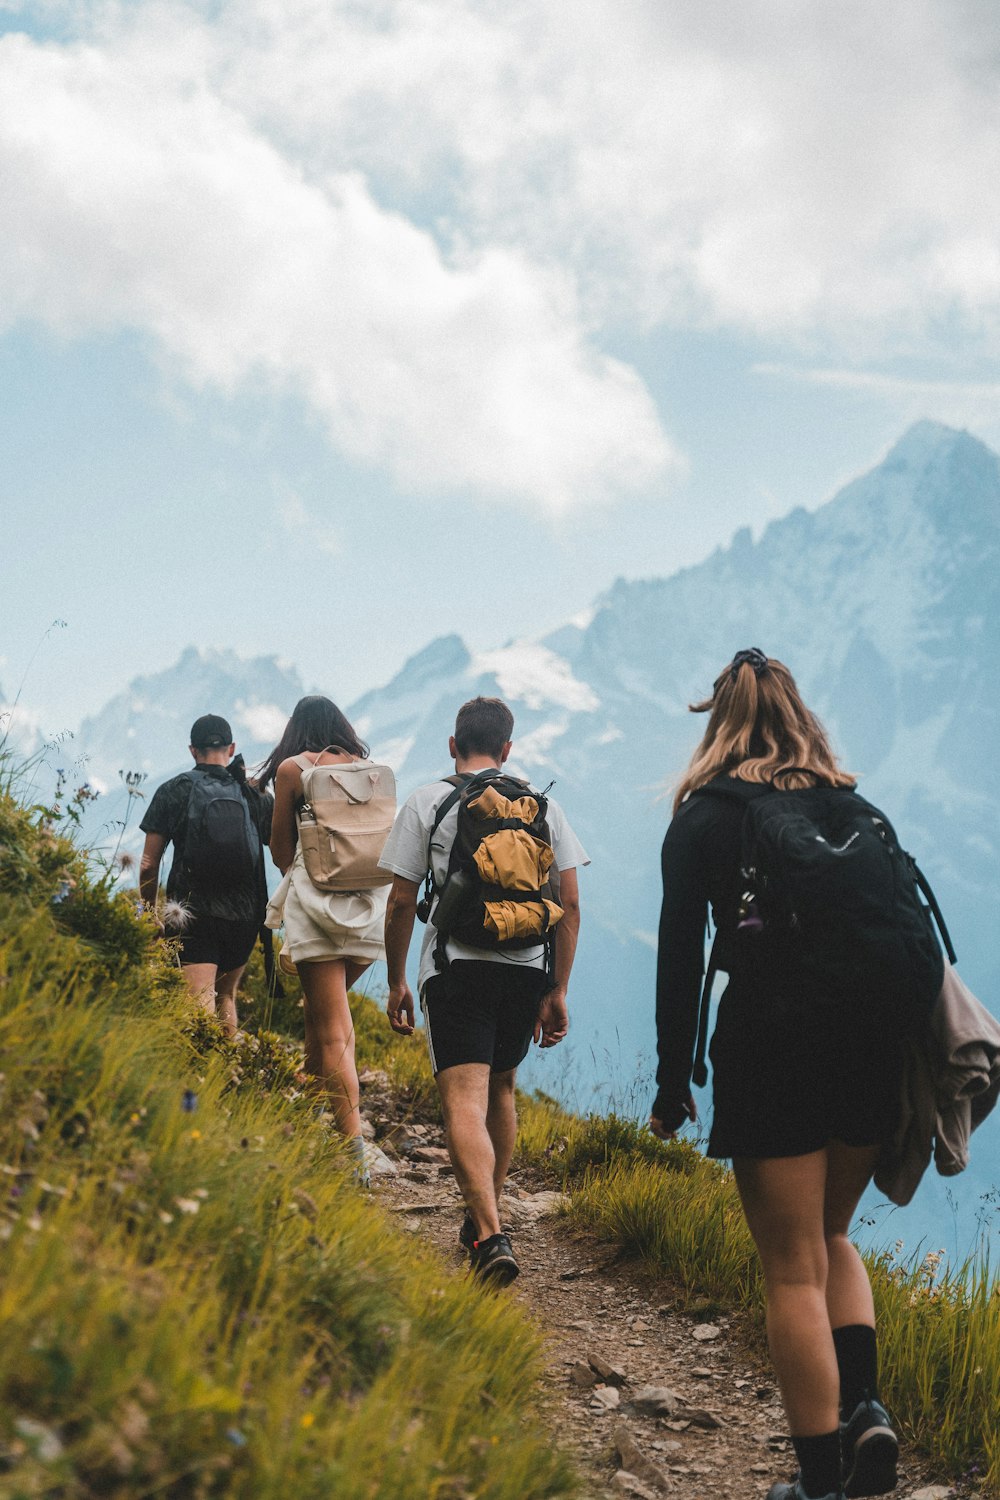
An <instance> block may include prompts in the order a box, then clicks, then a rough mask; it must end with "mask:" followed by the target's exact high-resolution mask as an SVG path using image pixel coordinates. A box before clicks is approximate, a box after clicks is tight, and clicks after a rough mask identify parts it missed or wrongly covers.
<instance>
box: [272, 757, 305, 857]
mask: <svg viewBox="0 0 1000 1500" xmlns="http://www.w3.org/2000/svg"><path fill="white" fill-rule="evenodd" d="M301 792H302V772H301V770H300V769H299V767H298V766H297V765H296V764H295V762H294V760H283V761H282V762H281V765H280V766H279V767H278V773H277V775H276V776H275V778H274V810H273V812H272V814H271V838H270V844H269V847H270V850H271V858H272V859H273V860H274V863H275V864H276V865H277V866H278V869H279V870H280V871H281V873H282V875H284V873H285V871H286V870H287V869H288V868H289V866H290V865H291V863H292V860H293V859H294V858H295V846H296V844H297V843H298V838H299V830H298V825H297V824H296V821H295V804H296V802H297V800H298V798H299V796H300V795H301Z"/></svg>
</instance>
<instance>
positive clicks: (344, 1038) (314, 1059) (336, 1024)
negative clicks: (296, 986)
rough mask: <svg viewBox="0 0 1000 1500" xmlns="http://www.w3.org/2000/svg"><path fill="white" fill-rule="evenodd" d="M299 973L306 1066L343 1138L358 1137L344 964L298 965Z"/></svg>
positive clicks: (355, 1072) (355, 1074) (351, 1028)
mask: <svg viewBox="0 0 1000 1500" xmlns="http://www.w3.org/2000/svg"><path fill="white" fill-rule="evenodd" d="M298 968H299V978H300V980H301V981H302V992H303V995H304V997H305V1019H306V1062H307V1067H309V1069H310V1071H311V1072H313V1073H314V1074H315V1076H316V1078H317V1079H319V1080H320V1081H321V1083H322V1085H323V1087H324V1088H325V1089H326V1092H327V1095H328V1097H329V1099H330V1104H331V1107H332V1109H333V1114H334V1119H335V1120H336V1122H337V1128H338V1130H339V1131H340V1132H341V1134H342V1135H346V1136H357V1135H360V1134H361V1112H360V1110H359V1108H358V1102H359V1090H358V1070H357V1067H356V1066H355V1061H354V1021H353V1018H352V1016H351V1007H350V1005H349V1004H348V1002H347V976H346V972H345V963H344V960H343V959H342V958H335V959H325V960H323V961H321V962H317V963H301V964H299V966H298ZM310 1065H311V1066H310Z"/></svg>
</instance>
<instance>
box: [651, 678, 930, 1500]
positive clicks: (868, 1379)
mask: <svg viewBox="0 0 1000 1500" xmlns="http://www.w3.org/2000/svg"><path fill="white" fill-rule="evenodd" d="M693 711H694V712H696V713H708V715H709V718H708V726H707V728H706V730H705V734H704V737H703V739H702V741H701V744H700V745H699V746H698V748H697V750H696V751H695V754H694V756H693V758H692V760H691V763H690V765H689V766H688V768H687V771H686V772H685V774H684V776H683V777H682V779H681V782H680V785H679V787H678V789H677V794H676V800H675V802H674V817H673V820H672V822H671V824H670V827H669V829H668V831H667V835H666V838H665V840H664V844H663V856H662V866H663V908H662V913H661V918H660V932H659V954H658V965H657V1005H656V1021H657V1035H658V1050H659V1069H658V1072H657V1086H658V1092H657V1095H656V1100H655V1102H654V1104H653V1107H652V1111H651V1119H650V1127H651V1129H652V1130H653V1132H654V1133H655V1134H656V1135H658V1136H660V1137H661V1138H663V1139H666V1138H669V1137H670V1136H672V1135H673V1134H674V1133H675V1132H676V1131H677V1130H678V1128H679V1127H680V1126H681V1124H682V1123H683V1122H684V1121H685V1120H688V1119H691V1120H693V1119H695V1117H696V1109H695V1104H694V1099H693V1097H692V1094H691V1089H690V1085H691V1076H692V1064H693V1059H694V1054H695V1040H696V1034H697V1031H698V1015H699V999H700V994H701V987H702V973H703V967H704V935H705V923H706V915H707V911H708V908H709V906H711V908H712V911H713V914H714V918H715V922H716V926H717V929H718V932H719V935H720V941H721V942H722V944H723V953H724V955H725V956H726V961H725V962H723V963H722V964H721V965H720V966H721V967H722V968H723V969H727V970H728V973H729V985H728V987H727V989H726V991H725V993H724V995H723V997H722V1000H721V1002H720V1005H719V1014H718V1021H717V1025H716V1029H715V1034H714V1036H713V1039H712V1045H711V1058H712V1066H713V1101H714V1114H713V1122H712V1129H711V1133H710V1137H709V1141H708V1154H709V1155H710V1156H715V1157H724V1158H731V1160H732V1163H733V1171H734V1174H735V1177H736V1184H737V1187H738V1189H739V1193H740V1198H741V1200H742V1203H743V1208H744V1211H745V1213H746V1218H747V1223H748V1225H749V1228H750V1232H751V1234H752V1236H753V1239H754V1242H755V1244H756V1246H757V1249H758V1252H759V1254H760V1258H761V1263H762V1265H763V1270H764V1279H765V1286H766V1293H767V1332H768V1342H769V1346H770V1351H771V1358H772V1361H773V1363H774V1367H775V1371H776V1373H777V1377H778V1382H779V1385H780V1388H781V1394H782V1399H783V1402H784V1406H785V1412H786V1414H787V1418H788V1424H789V1431H790V1433H791V1436H792V1442H793V1445H794V1447H795V1452H796V1455H797V1458H798V1462H799V1473H798V1475H797V1476H796V1479H795V1480H794V1481H793V1482H792V1483H791V1484H776V1485H774V1486H773V1487H772V1489H771V1491H770V1495H769V1500H803V1497H809V1500H819V1497H821V1496H828V1497H835V1496H841V1495H843V1494H846V1495H848V1496H860V1495H875V1494H881V1493H883V1492H885V1491H887V1490H890V1489H893V1488H894V1487H895V1484H896V1459H897V1454H898V1443H897V1440H896V1436H895V1434H894V1433H893V1430H892V1426H891V1423H890V1421H889V1417H888V1415H887V1413H886V1411H885V1408H884V1407H883V1406H882V1405H881V1403H880V1401H879V1399H878V1385H877V1378H878V1372H877V1358H876V1341H875V1313H874V1306H873V1302H872V1292H871V1287H870V1285H869V1281H868V1275H867V1272H866V1269H865V1266H864V1262H863V1261H862V1259H861V1256H860V1255H859V1254H858V1251H857V1249H856V1248H855V1246H854V1245H853V1244H852V1243H851V1241H850V1239H849V1238H848V1232H849V1229H850V1225H851V1222H852V1219H853V1216H854V1213H855V1210H856V1208H857V1205H858V1201H859V1199H860V1198H861V1195H862V1193H863V1192H864V1190H865V1188H866V1187H867V1185H868V1183H869V1181H870V1179H871V1177H872V1174H873V1172H874V1169H875V1165H876V1161H877V1158H878V1155H879V1151H880V1147H881V1145H882V1143H883V1142H884V1141H885V1140H886V1139H887V1138H888V1136H889V1135H891V1131H892V1126H893V1118H892V1115H893V1112H894V1102H895V1097H896V1090H895V1088H894V1080H895V1079H896V1078H898V1075H899V1069H900V1066H901V1050H902V1049H901V1041H900V1037H899V1034H898V1032H895V1031H894V1030H893V1028H892V1027H889V1026H886V1025H884V1024H881V1025H880V1024H879V1020H878V1015H877V1007H876V1005H874V1004H870V1005H868V1006H865V1005H863V1004H859V1003H857V1002H851V1001H845V1003H843V1004H832V1005H823V1004H816V1003H810V1002H811V1001H812V1002H815V1000H816V995H814V994H811V993H809V985H808V984H806V983H804V982H803V980H802V975H801V973H800V972H797V969H796V963H795V958H794V950H793V949H792V948H788V949H782V948H781V947H780V945H779V947H778V949H777V950H776V956H775V950H771V952H772V956H771V958H770V959H769V960H768V961H766V962H765V961H764V960H763V958H762V957H761V955H762V954H765V953H766V952H767V951H768V950H767V949H763V948H761V947H759V946H758V947H757V948H756V949H755V948H754V940H755V939H754V934H753V933H752V932H750V933H743V934H740V933H738V932H737V928H738V925H739V923H740V921H741V919H742V920H743V923H744V927H752V926H753V925H754V924H755V920H756V919H755V915H754V913H753V912H752V911H751V912H749V913H748V912H747V910H745V909H744V910H742V911H741V898H742V901H743V907H744V908H745V907H746V900H745V895H744V889H745V877H744V876H743V875H742V874H741V864H742V858H741V844H742V831H743V818H744V813H745V811H746V807H747V805H748V799H749V798H751V797H753V796H755V795H757V794H759V793H762V792H764V791H773V790H776V789H788V790H795V789H801V788H807V787H832V788H845V789H848V790H850V789H853V787H854V778H853V777H851V776H849V775H848V774H847V773H846V772H845V771H843V770H842V769H841V768H840V767H839V765H838V763H837V760H836V758H835V756H834V754H833V751H832V750H831V748H830V745H829V742H828V740H827V737H826V734H825V732H824V730H823V727H822V725H821V724H820V723H819V721H818V720H817V718H816V717H815V715H814V714H813V713H812V712H811V711H810V710H809V709H808V708H807V707H806V705H805V703H804V702H803V701H802V698H801V695H800V694H799V691H798V689H797V687H796V685H795V681H794V679H793V677H792V674H791V673H790V672H789V670H788V668H787V667H785V666H784V665H783V664H782V663H781V662H779V661H776V660H774V659H773V658H769V657H766V656H765V655H764V654H763V653H762V652H761V651H759V650H757V649H752V650H749V651H739V652H737V654H736V656H735V657H734V658H733V661H732V662H731V663H730V665H729V666H727V667H726V668H725V670H724V671H723V672H722V674H721V675H720V676H719V677H718V678H717V679H716V681H715V684H714V688H713V691H712V696H711V697H710V698H708V699H706V700H705V702H703V703H698V704H696V705H693ZM706 790H708V791H709V792H711V793H713V794H710V795H705V794H704V793H705V792H706ZM858 801H859V802H860V801H861V799H858ZM744 939H745V940H744ZM741 943H742V947H741ZM783 954H784V955H786V956H785V957H783V956H782V955H783ZM874 998H877V997H874Z"/></svg>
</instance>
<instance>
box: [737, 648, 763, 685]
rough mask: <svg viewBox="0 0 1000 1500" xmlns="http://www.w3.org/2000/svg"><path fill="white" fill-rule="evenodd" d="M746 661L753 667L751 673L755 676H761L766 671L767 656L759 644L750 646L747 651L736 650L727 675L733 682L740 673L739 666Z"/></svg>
mask: <svg viewBox="0 0 1000 1500" xmlns="http://www.w3.org/2000/svg"><path fill="white" fill-rule="evenodd" d="M747 663H748V664H749V665H750V666H751V667H753V675H754V676H755V677H763V675H764V673H765V672H766V671H767V657H766V656H765V655H764V653H763V651H762V650H761V649H760V647H759V646H751V647H750V649H749V651H737V653H736V655H735V656H734V657H733V660H732V664H731V666H730V668H729V676H730V678H731V680H732V681H733V682H735V681H736V679H737V677H738V676H739V675H740V667H742V666H743V665H744V664H747Z"/></svg>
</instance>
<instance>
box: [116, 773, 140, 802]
mask: <svg viewBox="0 0 1000 1500" xmlns="http://www.w3.org/2000/svg"><path fill="white" fill-rule="evenodd" d="M118 775H119V776H120V777H121V779H122V781H123V782H124V783H125V787H126V790H127V791H128V794H129V797H130V798H131V797H143V798H144V797H145V795H146V793H145V792H143V791H140V790H139V789H140V787H141V786H142V783H143V782H144V781H145V780H146V775H147V773H146V772H145V771H119V772H118Z"/></svg>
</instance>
